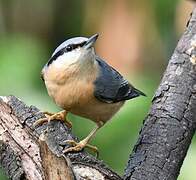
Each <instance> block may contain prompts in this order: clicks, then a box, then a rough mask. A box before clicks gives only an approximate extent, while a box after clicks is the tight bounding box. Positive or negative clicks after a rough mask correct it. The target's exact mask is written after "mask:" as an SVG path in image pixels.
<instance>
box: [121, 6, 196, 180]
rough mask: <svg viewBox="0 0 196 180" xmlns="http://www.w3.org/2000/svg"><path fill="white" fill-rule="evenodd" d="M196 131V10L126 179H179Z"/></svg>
mask: <svg viewBox="0 0 196 180" xmlns="http://www.w3.org/2000/svg"><path fill="white" fill-rule="evenodd" d="M195 128H196V9H195V10H194V11H193V13H192V17H191V19H190V21H189V22H188V24H187V29H186V31H185V33H184V35H183V36H182V38H181V39H180V41H179V43H178V45H177V47H176V49H175V51H174V53H173V55H172V57H171V59H170V61H169V64H168V67H167V69H166V71H165V73H164V76H163V79H162V82H161V84H160V86H159V88H158V90H157V91H156V93H155V96H154V98H153V100H152V107H151V110H150V112H149V114H148V116H147V118H146V119H145V121H144V125H143V127H142V129H141V131H140V134H139V139H138V141H137V143H136V145H135V147H134V149H133V152H132V154H131V155H130V158H129V161H128V165H127V167H126V170H125V176H124V179H126V180H128V179H133V180H141V179H142V180H149V179H150V180H157V179H161V180H163V179H167V180H174V179H177V177H178V175H179V171H180V168H181V166H182V163H183V160H184V158H185V156H186V153H187V150H188V147H189V145H190V143H191V139H192V137H193V135H194V133H195Z"/></svg>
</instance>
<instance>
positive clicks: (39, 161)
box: [0, 96, 121, 180]
mask: <svg viewBox="0 0 196 180" xmlns="http://www.w3.org/2000/svg"><path fill="white" fill-rule="evenodd" d="M42 117H44V115H43V114H42V113H41V112H40V111H39V110H38V109H37V108H36V107H34V106H30V107H29V106H27V105H25V104H24V103H23V102H22V101H20V100H19V99H17V98H16V97H14V96H8V97H1V98H0V164H1V166H2V167H3V169H4V170H5V172H6V174H7V175H8V177H9V178H10V179H14V180H19V179H28V180H34V179H36V180H43V179H46V180H59V179H61V180H69V179H80V180H83V179H89V180H118V179H119V180H120V179H121V177H120V176H119V175H117V174H116V173H115V172H113V171H112V170H111V169H109V168H108V167H107V166H106V165H105V164H104V163H103V162H102V161H100V160H98V159H96V158H95V157H94V156H92V155H90V154H88V153H86V152H85V151H81V152H79V153H68V154H67V155H66V156H65V155H64V154H63V153H62V150H63V148H66V147H68V145H66V144H64V143H63V142H64V141H65V140H67V139H75V140H77V139H76V138H75V137H74V136H73V135H72V134H71V130H70V129H68V128H67V127H66V126H65V124H64V123H62V122H59V121H52V122H50V123H49V124H48V125H42V126H40V127H36V128H34V127H33V123H34V122H35V121H36V120H37V119H40V118H42Z"/></svg>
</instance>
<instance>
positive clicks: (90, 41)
mask: <svg viewBox="0 0 196 180" xmlns="http://www.w3.org/2000/svg"><path fill="white" fill-rule="evenodd" d="M98 36H99V35H98V34H95V35H93V36H91V37H90V38H89V39H88V40H87V41H86V44H85V45H84V48H85V49H89V48H91V47H92V46H93V45H94V44H95V42H96V40H97V38H98Z"/></svg>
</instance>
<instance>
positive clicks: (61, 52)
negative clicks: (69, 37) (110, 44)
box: [47, 41, 86, 66]
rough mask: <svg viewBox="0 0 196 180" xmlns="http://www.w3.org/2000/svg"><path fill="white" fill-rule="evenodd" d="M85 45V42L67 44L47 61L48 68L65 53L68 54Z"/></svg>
mask: <svg viewBox="0 0 196 180" xmlns="http://www.w3.org/2000/svg"><path fill="white" fill-rule="evenodd" d="M85 44H86V41H83V42H81V43H78V44H69V45H67V46H66V47H64V48H62V49H61V50H59V51H58V52H57V53H56V54H54V55H53V56H52V57H51V58H50V59H49V61H48V63H47V66H49V65H50V64H52V62H53V61H55V60H56V59H57V58H58V57H59V56H61V55H63V54H64V53H66V52H70V51H72V50H73V49H76V48H78V47H83V46H84V45H85Z"/></svg>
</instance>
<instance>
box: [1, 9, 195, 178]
mask: <svg viewBox="0 0 196 180" xmlns="http://www.w3.org/2000/svg"><path fill="white" fill-rule="evenodd" d="M42 117H44V115H43V114H42V113H41V112H39V110H38V109H37V108H36V107H34V106H30V107H29V106H27V105H25V104H24V103H23V102H22V101H20V100H19V99H17V98H16V97H14V96H8V97H1V98H0V164H1V166H2V167H3V168H4V170H5V171H6V173H7V175H8V176H9V178H10V179H14V180H19V179H28V180H30V179H36V180H44V179H47V180H57V179H62V180H64V179H68V180H69V179H80V180H84V179H90V180H93V179H96V180H102V179H104V180H120V179H122V178H121V177H120V176H119V175H117V174H116V173H115V172H113V171H112V170H111V169H109V168H108V167H107V166H106V165H105V164H104V163H103V162H102V161H100V160H98V159H96V158H95V157H93V156H91V155H90V154H88V153H86V152H85V151H81V152H78V153H68V154H67V155H66V156H65V155H64V154H63V153H62V150H63V148H67V147H68V145H67V144H65V143H63V142H64V141H65V140H67V139H74V140H77V139H76V138H75V137H74V135H73V134H71V130H70V129H68V128H67V127H66V126H65V124H64V123H62V122H59V121H56V122H54V121H52V122H50V123H49V124H48V125H42V126H41V127H37V128H34V127H33V123H34V122H35V121H36V120H37V119H40V118H42ZM195 129H196V9H195V10H194V11H193V14H192V17H191V19H190V21H189V25H188V27H187V30H186V32H185V33H184V35H183V36H182V38H181V40H180V41H179V43H178V45H177V47H176V49H175V51H174V54H173V56H172V57H171V59H170V62H169V64H168V67H167V69H166V72H165V74H164V77H163V79H162V82H161V84H160V86H159V88H158V90H157V92H156V94H155V96H154V98H153V101H152V107H151V110H150V112H149V114H148V116H147V118H146V120H145V121H144V125H143V127H142V129H141V132H140V135H139V139H138V141H137V144H136V145H135V147H134V149H133V153H132V155H130V158H129V162H128V165H127V167H126V171H125V175H124V179H125V180H128V179H132V180H141V179H142V180H149V179H150V180H157V179H164V180H165V179H167V180H170V179H171V180H173V179H177V176H178V174H179V171H180V167H181V165H182V163H183V160H184V158H185V156H186V153H187V150H188V147H189V145H190V143H191V139H192V137H193V135H194V133H195Z"/></svg>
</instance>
